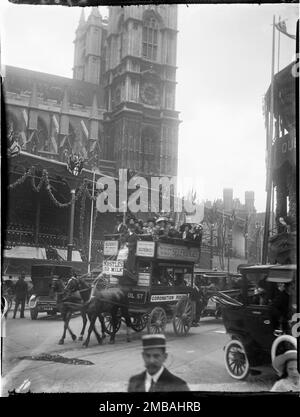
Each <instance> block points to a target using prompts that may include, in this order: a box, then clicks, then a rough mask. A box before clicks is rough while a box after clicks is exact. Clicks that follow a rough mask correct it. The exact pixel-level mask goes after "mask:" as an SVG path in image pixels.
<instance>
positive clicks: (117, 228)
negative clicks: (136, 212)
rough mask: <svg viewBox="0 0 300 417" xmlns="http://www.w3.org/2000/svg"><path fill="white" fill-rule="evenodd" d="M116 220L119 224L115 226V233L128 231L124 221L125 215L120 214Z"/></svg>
mask: <svg viewBox="0 0 300 417" xmlns="http://www.w3.org/2000/svg"><path fill="white" fill-rule="evenodd" d="M116 220H117V224H116V226H115V228H114V233H115V234H117V233H119V234H124V233H126V232H127V226H126V224H124V223H123V216H122V215H121V214H118V215H117V218H116Z"/></svg>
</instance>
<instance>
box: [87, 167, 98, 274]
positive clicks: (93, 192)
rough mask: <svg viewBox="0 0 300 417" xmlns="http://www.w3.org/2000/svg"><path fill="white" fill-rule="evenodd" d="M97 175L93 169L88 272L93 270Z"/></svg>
mask: <svg viewBox="0 0 300 417" xmlns="http://www.w3.org/2000/svg"><path fill="white" fill-rule="evenodd" d="M95 176H96V170H95V169H94V171H93V191H92V205H91V219H90V235H89V254H88V274H89V273H90V272H91V252H92V233H93V217H94V195H95Z"/></svg>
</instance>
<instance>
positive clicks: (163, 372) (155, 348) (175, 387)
mask: <svg viewBox="0 0 300 417" xmlns="http://www.w3.org/2000/svg"><path fill="white" fill-rule="evenodd" d="M142 343H143V352H142V356H143V359H144V363H145V368H146V370H145V371H144V372H142V373H140V374H138V375H134V376H132V377H131V378H130V380H129V384H128V392H170V391H189V388H188V386H187V384H186V382H185V381H183V380H182V379H181V378H178V377H177V376H175V375H173V374H172V373H171V372H170V371H168V370H167V368H165V366H164V362H165V361H166V359H167V357H168V354H167V353H166V338H165V336H164V335H163V334H151V335H146V336H143V337H142Z"/></svg>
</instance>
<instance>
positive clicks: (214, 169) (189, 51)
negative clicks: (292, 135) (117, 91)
mask: <svg viewBox="0 0 300 417" xmlns="http://www.w3.org/2000/svg"><path fill="white" fill-rule="evenodd" d="M99 9H100V12H101V13H102V16H103V17H104V16H107V15H108V12H107V8H106V7H100V8H99ZM90 10H91V8H85V14H86V17H87V16H88V15H89V13H90ZM80 14H81V8H79V7H72V8H69V7H61V6H31V5H16V4H12V3H9V2H8V0H2V1H1V3H0V16H1V22H0V23H1V65H13V66H16V67H21V68H27V69H31V70H36V71H41V72H46V73H50V74H56V75H61V76H65V77H72V66H73V54H74V44H73V41H74V37H75V36H74V34H75V30H76V28H77V26H78V22H79V17H80ZM273 15H275V17H276V19H278V17H279V16H280V17H281V19H286V26H287V30H288V32H289V33H292V34H295V33H296V21H297V19H298V15H299V6H298V5H295V4H280V3H278V4H265V5H254V4H251V5H247V4H234V5H226V4H225V5H223V4H217V5H212V4H210V5H207V4H194V5H189V6H187V5H185V4H181V5H178V30H179V32H178V38H177V42H178V43H177V67H178V69H177V83H178V84H177V90H176V110H178V111H179V112H180V116H179V117H180V120H181V123H180V127H179V147H178V178H179V182H180V183H181V188H183V189H184V188H186V187H187V186H188V187H193V188H194V189H195V190H196V191H197V198H198V199H200V200H202V199H204V200H206V199H207V200H212V201H213V200H215V199H218V198H222V195H223V188H233V197H234V198H239V199H240V201H241V203H242V204H243V203H244V194H245V191H249V190H252V191H254V192H255V207H256V209H257V211H259V212H261V211H265V205H266V203H265V202H266V192H265V178H266V168H265V148H266V146H265V145H266V131H265V125H264V117H263V106H262V103H263V97H264V94H265V93H266V91H267V89H268V87H269V84H270V80H271V53H272V21H273ZM277 43H278V32H277V31H276V60H275V64H276V65H275V70H276V72H277V69H278V59H277V50H278V48H277ZM294 58H295V41H294V40H292V39H290V38H288V37H286V36H284V35H281V36H280V59H279V70H280V69H282V68H284V67H285V66H286V65H288V64H289V63H290V62H291V61H292V60H293V59H294Z"/></svg>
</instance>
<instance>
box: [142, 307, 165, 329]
mask: <svg viewBox="0 0 300 417" xmlns="http://www.w3.org/2000/svg"><path fill="white" fill-rule="evenodd" d="M166 324H167V314H166V312H165V310H164V309H163V308H162V307H155V308H154V309H153V310H152V311H151V313H150V314H149V317H148V321H147V331H148V333H151V334H154V333H164V331H165V328H166Z"/></svg>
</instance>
